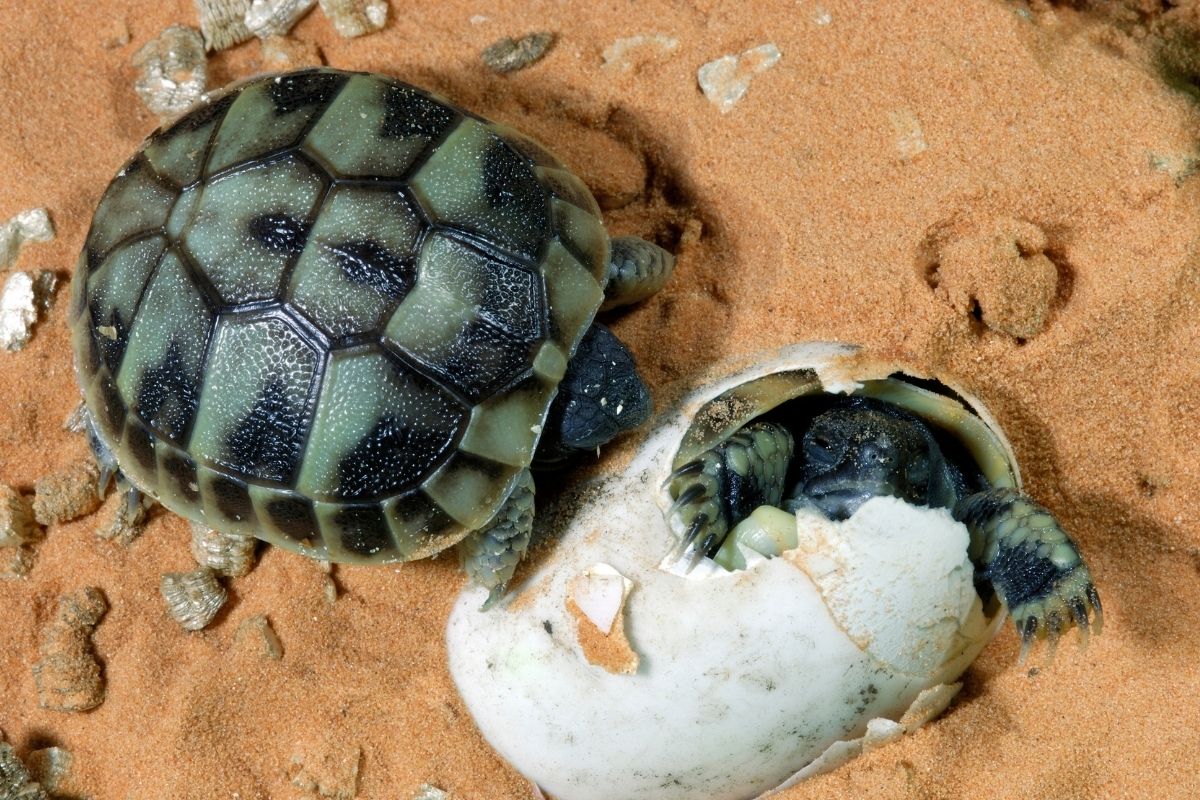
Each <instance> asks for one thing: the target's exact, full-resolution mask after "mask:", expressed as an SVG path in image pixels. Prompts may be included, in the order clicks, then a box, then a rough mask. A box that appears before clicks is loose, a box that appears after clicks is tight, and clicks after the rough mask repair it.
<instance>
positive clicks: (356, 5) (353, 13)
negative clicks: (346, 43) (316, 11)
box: [320, 0, 388, 39]
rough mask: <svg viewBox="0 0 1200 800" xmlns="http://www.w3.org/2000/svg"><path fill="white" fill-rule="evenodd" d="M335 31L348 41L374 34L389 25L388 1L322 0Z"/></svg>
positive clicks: (323, 7) (322, 6)
mask: <svg viewBox="0 0 1200 800" xmlns="http://www.w3.org/2000/svg"><path fill="white" fill-rule="evenodd" d="M320 2H321V11H323V12H324V13H325V16H327V17H329V21H330V22H332V23H333V27H334V30H336V31H337V32H338V33H339V34H341V35H342V36H345V37H346V38H347V39H353V38H354V37H355V36H363V35H364V34H368V33H373V32H374V31H377V30H379V29H380V28H382V27H383V26H384V24H386V23H387V15H388V4H387V0H320Z"/></svg>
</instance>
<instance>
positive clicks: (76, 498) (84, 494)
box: [33, 458, 100, 525]
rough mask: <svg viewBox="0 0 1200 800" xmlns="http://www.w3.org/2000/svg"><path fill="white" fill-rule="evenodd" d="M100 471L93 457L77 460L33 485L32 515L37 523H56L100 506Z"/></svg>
mask: <svg viewBox="0 0 1200 800" xmlns="http://www.w3.org/2000/svg"><path fill="white" fill-rule="evenodd" d="M99 486H100V471H99V468H98V467H97V466H96V462H95V461H94V460H93V459H90V458H89V459H85V460H82V461H78V462H76V463H74V464H72V465H71V466H69V467H67V468H66V469H64V470H62V471H61V472H55V473H53V474H51V475H46V476H44V477H42V478H39V479H38V481H37V483H35V484H34V485H33V517H34V519H36V520H37V521H38V523H39V524H41V525H58V524H61V523H63V522H70V521H71V520H73V519H79V518H80V517H82V516H86V515H87V514H91V513H92V512H93V511H95V510H96V509H97V508H99V507H100V491H99Z"/></svg>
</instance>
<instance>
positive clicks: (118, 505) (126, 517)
mask: <svg viewBox="0 0 1200 800" xmlns="http://www.w3.org/2000/svg"><path fill="white" fill-rule="evenodd" d="M109 509H110V510H109V511H108V512H107V513H105V515H104V516H103V517H102V519H101V521H100V524H99V525H97V526H96V536H97V538H100V539H103V540H104V541H106V542H116V543H117V544H119V545H121V546H122V547H128V546H129V545H130V544H132V543H133V541H134V540H135V539H137V538H138V537H139V536H141V535H142V531H143V530H145V529H146V509H145V508H144V507H143V505H142V503H141V499H140V498H138V497H135V495H132V494H130V493H128V492H119V493H118V495H117V498H116V500H115V501H114V502H112V503H110V504H109Z"/></svg>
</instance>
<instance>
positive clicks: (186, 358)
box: [70, 69, 674, 602]
mask: <svg viewBox="0 0 1200 800" xmlns="http://www.w3.org/2000/svg"><path fill="white" fill-rule="evenodd" d="M673 263H674V259H673V257H672V256H671V255H670V254H669V253H667V252H665V251H664V250H662V249H661V248H659V247H657V246H656V245H653V244H650V243H649V242H645V241H642V240H640V239H635V238H618V239H613V240H610V239H609V237H608V235H607V233H606V232H605V229H604V225H603V222H602V220H601V217H600V209H599V206H598V205H597V204H596V201H595V199H594V198H593V197H592V194H591V193H590V192H589V191H588V189H587V187H586V186H584V184H583V183H582V182H581V181H580V180H579V179H578V178H577V177H575V176H574V175H573V174H572V173H571V172H569V171H568V170H567V169H566V168H565V167H564V166H563V165H562V163H561V162H560V161H559V160H558V159H557V158H555V157H554V156H552V155H551V154H550V153H548V152H547V151H546V150H545V149H543V148H542V147H541V146H540V145H538V144H537V143H535V142H534V141H533V140H531V139H529V138H528V137H526V136H524V135H522V134H520V133H518V132H516V131H514V130H512V129H510V128H507V127H505V126H503V125H499V124H496V123H492V122H488V121H487V120H484V119H482V118H480V117H478V116H475V115H474V114H472V113H470V112H468V111H464V110H462V109H459V108H457V107H455V106H453V105H451V104H450V103H449V102H447V101H446V100H444V99H442V98H439V97H437V96H435V95H432V94H430V93H428V92H424V91H422V90H420V89H416V88H414V87H412V86H408V85H406V84H403V83H401V82H399V81H396V80H392V79H390V78H387V77H384V76H380V75H372V74H365V73H350V72H342V71H339V70H333V69H314V70H305V71H300V72H293V73H288V74H283V75H278V76H266V77H259V78H255V79H252V80H249V81H247V82H245V83H242V84H240V85H238V86H235V87H231V88H230V89H228V90H226V91H225V92H223V93H220V94H218V95H216V96H215V97H212V98H211V99H209V100H208V101H207V102H206V103H205V104H204V105H202V106H200V107H198V108H196V109H194V110H193V111H191V112H190V113H188V114H187V115H186V116H184V117H183V118H182V119H180V120H179V121H177V122H175V123H174V124H172V125H170V126H169V127H167V128H165V129H161V130H158V131H156V132H155V133H153V134H152V135H151V136H150V138H149V139H148V140H147V141H146V143H145V144H144V145H143V147H142V148H141V150H139V151H138V152H137V154H135V155H134V156H133V158H132V159H131V160H130V161H129V162H128V163H127V164H126V165H125V166H124V167H123V168H122V169H121V171H120V172H119V173H118V174H117V176H116V178H115V179H114V180H113V182H112V184H111V185H110V186H109V188H108V190H107V191H106V192H105V194H104V197H103V198H102V200H101V201H100V204H99V207H98V208H97V210H96V214H95V217H94V219H93V221H92V227H91V230H90V232H89V234H88V237H87V240H86V243H85V246H84V249H83V253H82V255H81V257H80V260H79V265H78V267H77V269H76V272H75V278H74V281H73V289H72V305H71V312H70V321H71V327H72V332H73V343H74V350H75V362H76V371H77V375H78V378H79V383H80V385H81V387H82V389H83V393H84V397H85V399H86V402H87V407H88V409H90V412H91V415H92V418H93V422H92V432H93V434H94V436H93V439H94V444H95V448H96V450H97V453H98V455H99V457H100V460H101V462H102V464H103V465H105V467H106V468H107V469H108V470H109V471H110V472H117V473H119V475H121V476H123V477H124V478H127V479H128V481H129V483H131V484H132V487H133V490H134V492H135V494H133V495H131V496H133V497H137V495H136V492H138V491H140V492H144V493H145V494H147V495H149V496H150V497H152V498H154V499H155V500H158V501H159V502H161V503H162V504H163V505H164V506H166V507H167V508H169V509H170V510H172V511H174V512H176V513H178V514H180V515H182V516H184V517H187V518H189V519H191V520H194V521H196V522H199V523H201V524H204V525H207V526H209V527H212V528H215V529H217V530H221V531H224V532H228V533H234V534H242V535H253V536H257V537H259V538H261V539H265V540H267V541H269V542H272V543H274V544H277V545H281V546H283V547H287V548H290V549H292V550H296V551H299V552H301V553H304V554H305V555H309V556H312V557H314V558H319V559H328V560H332V561H345V562H364V563H376V564H380V563H388V562H393V561H405V560H410V559H416V558H422V557H425V556H429V555H432V554H434V553H437V552H439V551H441V550H443V549H445V548H447V547H449V546H450V545H454V544H458V543H459V542H460V541H463V540H464V539H465V538H466V537H467V536H468V534H471V533H475V534H476V535H475V536H474V537H472V538H470V539H469V540H466V541H465V542H463V547H462V552H463V553H464V555H465V560H466V563H467V567H468V571H469V572H470V574H471V575H472V576H474V577H475V578H476V579H477V580H479V581H480V582H482V583H483V584H484V585H486V586H488V587H490V588H491V589H492V590H493V591H492V597H491V600H490V602H494V601H495V600H496V599H497V598H498V597H499V596H500V595H501V594H502V592H503V587H504V585H505V583H506V582H507V580H508V579H509V578H510V577H511V575H512V572H513V569H514V568H515V565H516V563H517V561H518V560H519V559H520V557H521V555H522V554H523V552H524V550H525V548H526V546H527V544H528V542H529V536H530V528H531V519H532V511H533V483H532V481H531V478H530V472H529V468H530V465H531V463H532V462H533V460H534V459H535V456H536V453H537V451H538V447H539V440H540V439H543V438H545V437H543V436H542V431H543V430H544V429H545V430H550V431H552V432H553V437H554V441H553V442H546V447H547V450H548V451H549V452H553V454H554V456H555V457H561V456H562V455H563V454H566V453H571V452H578V451H580V450H592V449H594V448H595V447H597V446H599V445H601V444H603V443H604V442H606V441H608V440H609V439H611V438H612V437H613V436H615V435H617V434H618V433H620V432H621V431H623V430H626V429H629V428H632V427H635V426H637V425H639V424H641V423H642V422H643V421H644V420H645V419H646V417H647V415H648V414H649V412H650V401H649V394H648V392H647V390H646V387H645V385H644V384H643V383H642V381H641V380H640V378H638V376H637V373H636V369H635V366H634V363H633V359H632V357H631V356H630V354H629V352H628V351H627V350H626V349H625V348H624V346H623V345H622V344H621V343H620V342H619V341H618V340H617V339H616V338H615V337H614V336H613V335H612V334H611V333H610V332H609V331H608V330H607V329H606V328H604V327H603V326H602V325H599V324H594V323H593V321H592V320H593V317H594V316H595V314H596V312H597V310H598V309H599V308H600V306H601V304H606V305H607V306H609V307H611V306H615V305H621V304H623V303H625V302H632V301H635V300H637V299H640V298H642V297H645V296H646V295H648V294H650V293H653V292H654V291H655V290H657V289H658V288H659V287H661V286H662V284H663V283H664V282H665V281H666V279H667V277H668V275H669V274H670V272H671V269H672V267H673Z"/></svg>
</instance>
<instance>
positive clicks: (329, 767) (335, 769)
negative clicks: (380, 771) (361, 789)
mask: <svg viewBox="0 0 1200 800" xmlns="http://www.w3.org/2000/svg"><path fill="white" fill-rule="evenodd" d="M316 736H318V737H319V738H316V739H309V740H305V741H302V742H300V743H298V745H297V748H296V753H295V754H294V755H293V756H292V763H291V767H290V769H289V770H288V773H289V775H290V776H291V780H292V785H293V786H296V787H297V788H299V789H302V790H303V791H306V792H310V793H312V794H314V795H316V796H317V797H330V798H334V800H352V799H353V798H354V797H355V796H356V795H357V794H358V763H359V761H361V760H362V749H361V748H360V747H359V746H358V745H356V744H350V743H348V742H345V741H343V740H342V739H340V738H335V736H334V735H333V734H332V733H329V734H327V735H325V736H320V735H319V734H317V735H316Z"/></svg>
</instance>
